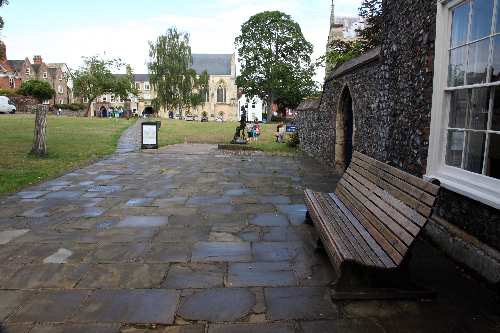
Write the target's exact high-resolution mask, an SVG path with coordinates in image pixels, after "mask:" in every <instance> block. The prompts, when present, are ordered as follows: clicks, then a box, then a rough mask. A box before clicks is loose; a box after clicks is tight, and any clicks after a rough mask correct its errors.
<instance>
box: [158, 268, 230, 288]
mask: <svg viewBox="0 0 500 333" xmlns="http://www.w3.org/2000/svg"><path fill="white" fill-rule="evenodd" d="M225 272H226V266H225V265H215V264H189V265H172V267H170V269H169V271H168V274H167V278H166V279H165V281H164V282H163V283H162V285H161V287H162V288H167V289H202V288H215V287H222V286H223V283H224V274H225Z"/></svg>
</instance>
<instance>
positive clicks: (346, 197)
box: [305, 152, 439, 281]
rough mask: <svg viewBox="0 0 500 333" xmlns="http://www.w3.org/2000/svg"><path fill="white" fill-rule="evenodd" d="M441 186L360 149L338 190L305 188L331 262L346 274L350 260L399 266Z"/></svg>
mask: <svg viewBox="0 0 500 333" xmlns="http://www.w3.org/2000/svg"><path fill="white" fill-rule="evenodd" d="M438 190H439V187H438V186H436V185H434V184H430V183H427V182H425V181H423V180H422V179H419V178H417V177H415V176H412V175H409V174H407V173H405V172H403V171H401V170H398V169H396V168H394V167H391V166H389V165H387V164H385V163H382V162H380V161H377V160H375V159H373V158H371V157H368V156H365V155H363V154H360V153H357V152H356V153H355V154H354V155H353V159H352V161H351V164H350V166H349V168H348V169H347V170H346V172H345V173H344V175H343V176H342V178H341V179H340V181H339V182H338V184H337V187H336V189H335V193H319V192H313V191H311V190H306V191H305V196H306V200H305V201H306V205H307V207H308V209H309V212H310V214H311V218H312V220H313V221H314V225H315V226H316V227H317V229H318V231H319V235H320V238H321V240H322V241H323V244H324V246H325V249H326V250H327V252H328V255H329V256H330V259H331V260H332V263H333V264H334V265H335V268H336V269H337V271H338V272H340V273H341V274H342V271H344V269H343V267H344V263H346V265H348V263H349V262H352V263H356V264H360V265H363V266H368V267H376V268H380V269H396V268H399V267H400V265H401V264H402V263H403V260H404V258H405V256H406V255H407V252H408V250H409V248H410V247H411V246H412V244H413V242H414V241H415V239H416V238H417V237H418V235H419V233H420V232H421V230H422V228H423V227H424V226H425V224H426V223H427V220H428V218H429V215H430V214H431V211H432V206H433V205H434V202H435V200H436V195H437V193H438ZM348 279H349V278H347V280H348ZM347 280H346V281H347Z"/></svg>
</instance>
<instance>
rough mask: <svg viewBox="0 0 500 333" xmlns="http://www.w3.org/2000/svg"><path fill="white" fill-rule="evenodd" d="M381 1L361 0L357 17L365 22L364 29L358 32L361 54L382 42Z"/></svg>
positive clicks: (382, 20)
mask: <svg viewBox="0 0 500 333" xmlns="http://www.w3.org/2000/svg"><path fill="white" fill-rule="evenodd" d="M382 1H383V0H363V2H362V3H361V6H360V7H359V16H360V17H361V18H363V19H364V21H365V24H366V26H365V28H363V29H360V30H358V31H357V32H358V34H359V40H360V42H361V46H362V52H366V51H368V50H370V49H372V48H374V47H376V46H379V45H381V44H382V42H383V35H382V32H383V26H384V19H383V17H382Z"/></svg>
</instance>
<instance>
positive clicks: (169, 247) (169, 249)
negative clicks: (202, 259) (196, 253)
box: [144, 243, 191, 263]
mask: <svg viewBox="0 0 500 333" xmlns="http://www.w3.org/2000/svg"><path fill="white" fill-rule="evenodd" d="M190 258H191V248H190V247H189V245H188V244H186V243H154V244H153V245H152V247H151V250H150V251H149V253H148V254H147V255H146V256H145V258H144V261H145V262H147V263H183V262H188V261H189V259H190Z"/></svg>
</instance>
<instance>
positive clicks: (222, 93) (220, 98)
mask: <svg viewBox="0 0 500 333" xmlns="http://www.w3.org/2000/svg"><path fill="white" fill-rule="evenodd" d="M217 103H226V87H224V85H223V84H222V83H219V87H218V88H217Z"/></svg>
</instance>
